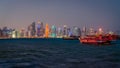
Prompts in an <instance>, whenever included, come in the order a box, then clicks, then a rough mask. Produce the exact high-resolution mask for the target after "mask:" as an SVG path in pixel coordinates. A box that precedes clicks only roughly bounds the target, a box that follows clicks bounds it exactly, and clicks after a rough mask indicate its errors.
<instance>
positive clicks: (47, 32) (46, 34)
mask: <svg viewBox="0 0 120 68" xmlns="http://www.w3.org/2000/svg"><path fill="white" fill-rule="evenodd" d="M49 31H50V30H49V25H48V24H46V25H45V37H46V38H48V37H49Z"/></svg>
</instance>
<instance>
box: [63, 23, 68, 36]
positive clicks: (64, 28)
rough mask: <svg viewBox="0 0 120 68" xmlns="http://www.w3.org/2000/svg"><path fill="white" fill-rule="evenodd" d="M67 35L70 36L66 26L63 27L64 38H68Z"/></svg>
mask: <svg viewBox="0 0 120 68" xmlns="http://www.w3.org/2000/svg"><path fill="white" fill-rule="evenodd" d="M67 35H68V33H67V26H66V25H64V26H63V36H64V37H67Z"/></svg>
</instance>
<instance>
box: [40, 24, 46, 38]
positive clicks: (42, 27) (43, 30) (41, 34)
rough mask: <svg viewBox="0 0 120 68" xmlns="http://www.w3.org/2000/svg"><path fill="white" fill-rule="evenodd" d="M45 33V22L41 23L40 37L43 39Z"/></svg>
mask: <svg viewBox="0 0 120 68" xmlns="http://www.w3.org/2000/svg"><path fill="white" fill-rule="evenodd" d="M44 33H45V29H44V25H43V22H40V36H41V37H43V36H44Z"/></svg>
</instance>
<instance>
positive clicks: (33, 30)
mask: <svg viewBox="0 0 120 68" xmlns="http://www.w3.org/2000/svg"><path fill="white" fill-rule="evenodd" d="M31 26H32V36H35V34H36V28H35V22H33V23H32V24H31Z"/></svg>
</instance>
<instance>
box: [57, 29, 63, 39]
mask: <svg viewBox="0 0 120 68" xmlns="http://www.w3.org/2000/svg"><path fill="white" fill-rule="evenodd" d="M62 36H63V32H62V29H61V28H58V30H57V37H58V38H62Z"/></svg>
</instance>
